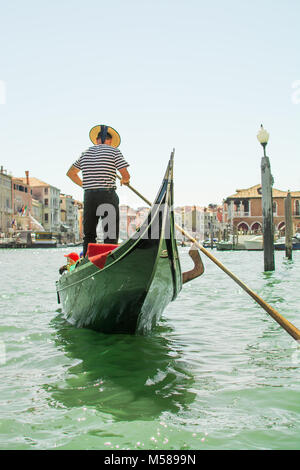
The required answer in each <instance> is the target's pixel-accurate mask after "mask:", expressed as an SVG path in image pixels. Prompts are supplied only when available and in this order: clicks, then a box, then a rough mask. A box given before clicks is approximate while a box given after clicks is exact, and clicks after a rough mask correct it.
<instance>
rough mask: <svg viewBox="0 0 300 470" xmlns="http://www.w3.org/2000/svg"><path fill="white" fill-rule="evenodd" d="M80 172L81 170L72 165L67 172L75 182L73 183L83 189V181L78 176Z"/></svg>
mask: <svg viewBox="0 0 300 470" xmlns="http://www.w3.org/2000/svg"><path fill="white" fill-rule="evenodd" d="M79 172H80V170H79V169H78V168H76V166H74V165H72V166H71V168H70V169H69V170H68V172H67V176H68V177H69V178H70V179H71V180H72V181H73V183H75V184H78V186H80V187H82V181H81V179H80V178H79V176H78V173H79Z"/></svg>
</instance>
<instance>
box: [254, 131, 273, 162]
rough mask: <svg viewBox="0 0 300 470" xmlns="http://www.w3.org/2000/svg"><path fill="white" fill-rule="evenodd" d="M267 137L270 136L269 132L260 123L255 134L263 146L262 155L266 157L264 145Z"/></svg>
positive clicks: (267, 140) (267, 139)
mask: <svg viewBox="0 0 300 470" xmlns="http://www.w3.org/2000/svg"><path fill="white" fill-rule="evenodd" d="M269 137H270V134H269V133H268V132H267V131H266V129H264V126H263V125H261V126H260V130H259V132H258V134H257V139H258V142H259V143H260V144H261V145H262V146H263V148H264V156H265V157H266V146H267V143H268V142H269Z"/></svg>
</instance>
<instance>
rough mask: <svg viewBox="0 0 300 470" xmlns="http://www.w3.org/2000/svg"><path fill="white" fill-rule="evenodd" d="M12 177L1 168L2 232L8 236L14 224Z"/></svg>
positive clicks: (0, 210) (0, 213)
mask: <svg viewBox="0 0 300 470" xmlns="http://www.w3.org/2000/svg"><path fill="white" fill-rule="evenodd" d="M13 220H14V219H13V203H12V177H11V175H8V174H7V171H6V170H4V169H3V166H1V168H0V233H2V234H3V237H5V236H8V234H9V232H10V231H12V226H13Z"/></svg>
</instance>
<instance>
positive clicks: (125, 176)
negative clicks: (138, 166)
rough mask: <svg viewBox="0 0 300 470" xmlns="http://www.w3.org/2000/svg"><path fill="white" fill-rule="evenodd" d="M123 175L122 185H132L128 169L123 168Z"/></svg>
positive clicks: (121, 171)
mask: <svg viewBox="0 0 300 470" xmlns="http://www.w3.org/2000/svg"><path fill="white" fill-rule="evenodd" d="M119 172H120V173H121V176H122V179H121V185H122V184H129V183H130V174H129V173H128V170H127V168H121V169H120V170H119Z"/></svg>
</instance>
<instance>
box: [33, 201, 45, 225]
mask: <svg viewBox="0 0 300 470" xmlns="http://www.w3.org/2000/svg"><path fill="white" fill-rule="evenodd" d="M31 215H32V217H33V218H34V220H36V221H37V222H38V223H39V224H40V226H42V225H43V204H42V202H41V201H38V200H37V199H34V198H32V207H31Z"/></svg>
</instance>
